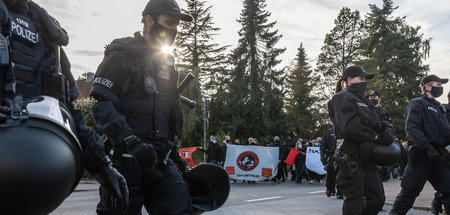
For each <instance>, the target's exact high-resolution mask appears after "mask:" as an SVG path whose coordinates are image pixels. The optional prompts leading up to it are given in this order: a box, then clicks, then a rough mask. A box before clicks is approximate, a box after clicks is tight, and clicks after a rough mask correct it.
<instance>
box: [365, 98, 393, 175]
mask: <svg viewBox="0 0 450 215" xmlns="http://www.w3.org/2000/svg"><path fill="white" fill-rule="evenodd" d="M367 97H368V98H369V100H370V101H371V102H372V103H373V105H375V110H376V111H377V112H378V115H379V116H380V117H381V119H382V120H383V121H386V122H389V125H390V126H391V127H392V128H393V123H392V117H391V115H390V114H389V111H387V110H386V109H385V108H383V107H381V95H380V93H379V92H377V91H372V92H370V93H369V95H367ZM391 172H393V168H392V167H380V177H381V179H382V180H383V181H388V180H389V177H390V174H391Z"/></svg>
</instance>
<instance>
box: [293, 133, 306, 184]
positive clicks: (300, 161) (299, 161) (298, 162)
mask: <svg viewBox="0 0 450 215" xmlns="http://www.w3.org/2000/svg"><path fill="white" fill-rule="evenodd" d="M295 149H297V150H298V151H300V153H299V154H298V155H297V157H296V158H295V161H294V164H295V178H296V180H295V182H296V183H297V184H300V183H302V178H303V177H302V168H303V165H304V164H305V158H306V149H305V148H303V146H302V142H300V141H297V143H296V144H295Z"/></svg>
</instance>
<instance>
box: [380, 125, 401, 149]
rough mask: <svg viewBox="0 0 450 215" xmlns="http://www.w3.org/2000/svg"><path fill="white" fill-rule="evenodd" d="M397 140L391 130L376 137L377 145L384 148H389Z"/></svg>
mask: <svg viewBox="0 0 450 215" xmlns="http://www.w3.org/2000/svg"><path fill="white" fill-rule="evenodd" d="M396 140H397V138H396V137H395V135H394V132H393V131H392V129H391V128H388V129H386V130H384V131H383V132H381V133H379V134H378V135H377V136H376V137H375V143H376V144H379V145H383V146H388V145H390V144H391V143H393V142H394V141H396Z"/></svg>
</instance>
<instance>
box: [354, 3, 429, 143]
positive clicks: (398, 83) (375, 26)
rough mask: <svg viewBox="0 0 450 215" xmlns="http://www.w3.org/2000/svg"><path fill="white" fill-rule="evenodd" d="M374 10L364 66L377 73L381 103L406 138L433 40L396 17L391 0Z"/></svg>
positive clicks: (370, 15)
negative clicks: (408, 108) (411, 104)
mask: <svg viewBox="0 0 450 215" xmlns="http://www.w3.org/2000/svg"><path fill="white" fill-rule="evenodd" d="M370 9H371V11H370V13H368V15H367V17H366V27H365V28H366V31H367V33H368V37H367V39H366V40H365V41H364V43H363V44H364V47H365V53H364V55H365V56H366V58H367V59H366V60H365V61H363V64H364V63H365V64H366V67H367V68H372V71H371V72H374V73H375V80H374V81H372V82H369V83H370V86H371V88H372V89H373V90H378V91H379V92H380V93H381V97H382V101H381V104H382V105H383V106H384V107H385V108H386V109H387V110H388V111H389V112H390V113H391V116H392V117H393V121H394V128H395V130H396V134H397V135H398V137H399V138H405V134H404V118H403V114H404V110H405V108H406V106H407V104H408V102H409V101H410V100H411V99H412V98H414V97H418V96H420V94H421V92H420V89H419V87H418V86H419V83H420V80H421V79H422V77H423V76H425V75H426V73H427V72H428V70H429V68H428V65H424V64H423V60H424V59H425V57H426V56H428V54H429V49H430V40H431V39H424V38H423V34H421V33H419V31H420V26H417V27H411V26H409V25H408V24H407V23H406V20H405V17H393V16H392V14H393V12H394V11H395V10H396V9H397V7H394V6H393V2H392V1H391V0H383V7H382V8H378V7H377V6H376V5H370Z"/></svg>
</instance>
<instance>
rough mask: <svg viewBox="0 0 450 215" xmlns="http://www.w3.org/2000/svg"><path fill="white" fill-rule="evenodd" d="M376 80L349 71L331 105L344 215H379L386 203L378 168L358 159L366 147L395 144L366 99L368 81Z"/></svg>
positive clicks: (358, 69)
mask: <svg viewBox="0 0 450 215" xmlns="http://www.w3.org/2000/svg"><path fill="white" fill-rule="evenodd" d="M373 77H374V75H373V74H370V73H368V72H366V71H365V70H364V69H363V68H361V67H359V66H350V67H347V68H346V69H345V70H344V72H343V76H342V78H341V79H340V80H339V81H338V83H337V84H336V94H335V95H334V96H333V98H332V99H331V100H330V102H329V103H328V109H329V115H330V119H331V121H332V123H333V125H334V129H335V132H336V133H335V135H336V138H337V139H338V140H337V149H336V155H335V159H336V161H335V164H336V165H337V168H338V169H339V172H338V176H337V180H338V183H339V187H340V189H341V192H342V194H343V195H344V204H343V206H342V213H343V214H377V213H378V212H379V211H380V210H381V209H382V207H383V205H384V201H385V195H384V190H383V185H382V183H381V181H380V177H379V173H378V169H377V167H376V165H375V164H374V163H372V162H370V161H366V160H364V159H363V158H362V157H360V156H359V153H360V146H361V145H362V144H363V143H371V144H380V145H390V144H391V143H392V142H393V141H394V140H395V136H394V135H393V131H392V129H391V128H390V127H389V124H388V123H387V122H383V121H381V119H380V117H379V116H378V114H377V112H376V111H375V106H374V105H373V104H372V103H371V102H370V101H369V100H368V99H367V98H366V97H364V92H365V90H366V88H367V82H366V80H367V79H372V78H373ZM343 89H344V90H343Z"/></svg>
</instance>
